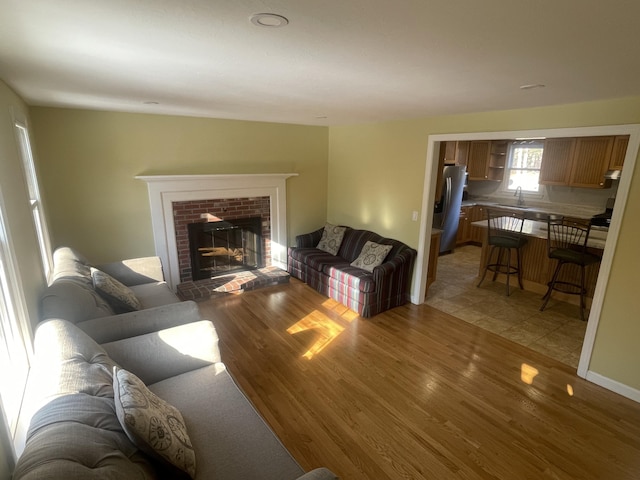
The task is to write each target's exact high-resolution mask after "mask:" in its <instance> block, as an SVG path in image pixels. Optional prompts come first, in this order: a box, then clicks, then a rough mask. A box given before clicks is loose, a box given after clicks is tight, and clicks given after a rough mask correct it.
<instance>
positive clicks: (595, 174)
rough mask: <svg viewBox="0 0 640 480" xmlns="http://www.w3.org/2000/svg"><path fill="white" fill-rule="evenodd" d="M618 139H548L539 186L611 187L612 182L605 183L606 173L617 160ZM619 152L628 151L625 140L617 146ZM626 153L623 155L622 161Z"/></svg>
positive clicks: (543, 155)
mask: <svg viewBox="0 0 640 480" xmlns="http://www.w3.org/2000/svg"><path fill="white" fill-rule="evenodd" d="M615 140H616V137H613V136H603V137H577V138H549V139H547V140H546V141H545V144H544V152H543V154H542V165H541V168H540V179H539V183H540V184H542V185H567V186H570V187H583V188H608V187H610V186H611V181H610V180H605V178H604V174H605V173H606V171H607V170H609V169H610V164H611V163H612V161H614V160H613V157H612V154H613V152H614V143H615ZM621 140H622V138H621ZM620 149H622V150H624V151H626V146H623V142H622V141H620V142H619V145H618V150H620ZM624 151H623V152H622V154H621V155H622V158H623V159H624ZM616 155H617V156H619V155H620V153H619V152H618V153H617V154H616ZM616 162H617V160H616Z"/></svg>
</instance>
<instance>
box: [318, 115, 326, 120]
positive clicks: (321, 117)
mask: <svg viewBox="0 0 640 480" xmlns="http://www.w3.org/2000/svg"><path fill="white" fill-rule="evenodd" d="M316 118H317V119H319V120H321V119H323V118H327V116H326V115H316Z"/></svg>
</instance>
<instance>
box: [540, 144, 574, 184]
mask: <svg viewBox="0 0 640 480" xmlns="http://www.w3.org/2000/svg"><path fill="white" fill-rule="evenodd" d="M574 150H575V141H574V139H573V138H548V139H547V140H545V142H544V150H543V151H542V163H541V165H540V178H539V180H538V183H540V184H541V185H567V184H568V183H569V176H570V175H571V161H572V159H573V151H574Z"/></svg>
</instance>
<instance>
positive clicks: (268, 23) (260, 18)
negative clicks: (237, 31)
mask: <svg viewBox="0 0 640 480" xmlns="http://www.w3.org/2000/svg"><path fill="white" fill-rule="evenodd" d="M251 23H253V24H254V25H257V26H258V27H269V28H277V27H284V26H285V25H288V24H289V20H288V19H287V18H285V17H283V16H282V15H276V14H275V13H256V14H254V15H252V16H251Z"/></svg>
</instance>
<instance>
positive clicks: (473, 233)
mask: <svg viewBox="0 0 640 480" xmlns="http://www.w3.org/2000/svg"><path fill="white" fill-rule="evenodd" d="M469 217H470V223H474V222H479V221H481V220H484V221H485V222H486V221H487V212H486V209H485V208H484V207H482V206H480V205H475V206H473V207H472V208H471V213H470V214H469ZM486 234H487V229H486V228H484V227H476V226H474V225H470V228H469V237H470V241H472V242H474V243H482V242H483V241H484V237H485V235H486Z"/></svg>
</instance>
